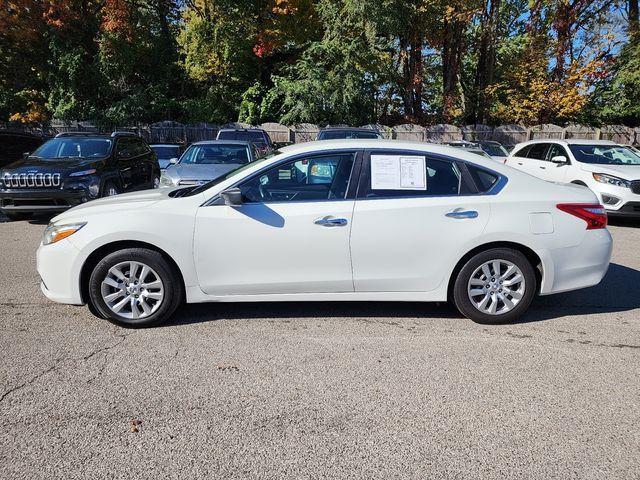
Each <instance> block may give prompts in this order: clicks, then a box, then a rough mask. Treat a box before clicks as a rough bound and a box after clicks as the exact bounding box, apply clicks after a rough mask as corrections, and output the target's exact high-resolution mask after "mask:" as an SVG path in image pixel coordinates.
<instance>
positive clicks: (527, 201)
mask: <svg viewBox="0 0 640 480" xmlns="http://www.w3.org/2000/svg"><path fill="white" fill-rule="evenodd" d="M606 223H607V217H606V213H605V212H604V210H603V208H602V206H600V205H599V204H598V203H597V201H596V197H595V196H594V194H593V193H592V192H590V191H589V190H588V189H585V188H582V187H578V186H571V185H558V184H553V183H549V182H545V181H543V180H539V179H536V178H533V177H531V176H530V175H527V174H525V173H522V172H519V171H518V170H515V169H512V168H510V167H508V166H505V165H502V164H499V163H496V162H494V161H491V160H489V159H487V160H485V159H483V158H481V157H479V156H477V155H474V154H470V153H467V152H464V151H461V150H459V149H455V148H451V147H444V146H438V145H429V144H425V143H408V142H400V141H387V140H338V141H322V142H310V143H304V144H298V145H293V146H290V147H287V148H283V149H282V150H281V151H279V152H275V154H274V155H272V156H270V157H268V158H264V159H261V160H258V161H256V162H253V163H249V164H247V165H244V166H241V167H240V168H238V169H237V170H235V171H233V172H230V173H228V174H226V175H225V176H223V177H220V178H218V179H217V180H215V181H213V182H210V183H207V184H205V185H202V186H198V187H188V188H161V189H159V190H151V191H144V192H138V193H131V194H125V195H118V196H115V197H110V198H104V199H100V200H96V201H93V202H90V203H88V204H84V205H81V206H78V207H75V208H73V209H71V210H68V211H67V212H65V213H63V214H61V215H59V216H57V217H55V218H54V219H53V220H52V222H51V224H50V225H49V226H48V227H47V229H46V231H45V234H44V238H43V241H42V245H41V246H40V248H39V249H38V272H39V274H40V276H41V278H42V291H43V292H44V294H45V295H46V296H47V297H48V298H50V299H51V300H54V301H56V302H61V303H69V304H75V305H83V304H89V307H90V309H91V311H92V312H94V313H95V314H96V315H97V316H99V317H102V318H105V319H107V320H110V321H112V322H114V323H117V324H119V325H124V326H148V325H152V324H157V323H158V322H162V321H164V320H166V319H167V318H168V317H169V316H171V315H172V314H173V312H174V311H175V310H176V308H177V307H178V306H179V305H180V304H181V303H182V302H183V301H186V302H188V303H197V302H263V301H320V302H323V301H330V302H335V301H343V300H348V301H418V302H440V301H447V300H450V301H452V302H453V303H454V304H455V305H456V306H457V308H458V309H459V310H460V312H461V313H462V314H463V315H465V316H466V317H468V318H470V319H472V320H474V321H478V322H487V323H499V322H510V321H514V320H516V319H517V318H518V317H520V316H521V315H522V314H523V313H524V312H525V311H526V310H527V308H528V307H529V305H530V303H531V301H532V299H533V298H534V296H535V295H536V293H537V294H541V295H547V294H551V293H557V292H565V291H568V290H574V289H578V288H584V287H588V286H591V285H595V284H597V283H598V282H600V280H601V279H602V277H603V276H604V274H605V273H606V271H607V267H608V265H609V259H610V255H611V248H612V241H611V236H610V234H609V232H608V230H607V229H606Z"/></svg>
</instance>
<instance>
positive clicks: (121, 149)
mask: <svg viewBox="0 0 640 480" xmlns="http://www.w3.org/2000/svg"><path fill="white" fill-rule="evenodd" d="M159 184H160V166H159V165H158V159H157V157H156V154H155V153H154V152H153V150H151V148H149V145H147V142H145V141H144V140H143V139H142V138H140V137H138V136H136V135H134V134H132V133H129V132H114V133H112V134H111V135H98V134H87V133H61V134H59V135H57V136H56V137H55V138H53V139H51V140H49V141H48V142H45V143H44V144H43V145H42V146H40V148H38V149H37V150H35V151H34V152H33V153H32V154H31V155H28V156H26V157H25V158H23V159H22V160H18V161H16V162H14V163H11V164H9V165H7V166H6V167H5V168H2V169H0V210H1V211H2V213H4V214H5V215H7V216H8V217H9V218H14V219H17V218H24V217H27V216H29V215H30V214H32V213H36V212H57V211H62V210H66V209H67V208H70V207H73V206H74V205H78V204H80V203H84V202H88V201H89V200H93V199H95V198H99V197H106V196H110V195H116V194H118V193H122V192H129V191H132V190H143V189H146V188H155V187H157V186H158V185H159Z"/></svg>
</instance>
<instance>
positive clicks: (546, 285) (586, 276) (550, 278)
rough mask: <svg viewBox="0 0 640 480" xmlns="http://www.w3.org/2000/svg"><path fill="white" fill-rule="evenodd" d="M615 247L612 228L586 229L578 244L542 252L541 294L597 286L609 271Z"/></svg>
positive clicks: (540, 254)
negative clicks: (610, 229)
mask: <svg viewBox="0 0 640 480" xmlns="http://www.w3.org/2000/svg"><path fill="white" fill-rule="evenodd" d="M612 248H613V240H612V238H611V234H610V233H609V230H607V229H600V230H588V231H586V232H585V235H584V239H583V241H582V243H580V244H578V245H575V246H572V247H565V248H556V249H550V250H545V251H544V252H538V254H539V256H540V257H541V258H542V263H543V278H542V285H541V288H540V295H548V294H551V293H561V292H567V291H570V290H578V289H580V288H586V287H591V286H593V285H597V284H598V283H600V281H601V280H602V278H603V277H604V276H605V274H606V273H607V270H608V268H609V262H610V260H611V250H612Z"/></svg>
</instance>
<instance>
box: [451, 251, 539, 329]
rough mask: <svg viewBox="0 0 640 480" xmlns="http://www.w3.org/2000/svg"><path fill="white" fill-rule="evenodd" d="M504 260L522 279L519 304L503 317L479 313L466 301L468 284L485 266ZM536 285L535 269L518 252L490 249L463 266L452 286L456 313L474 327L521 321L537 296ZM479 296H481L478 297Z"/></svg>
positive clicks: (501, 315)
mask: <svg viewBox="0 0 640 480" xmlns="http://www.w3.org/2000/svg"><path fill="white" fill-rule="evenodd" d="M493 260H506V261H508V262H511V263H512V264H513V265H515V266H516V267H518V268H519V269H520V271H521V272H522V276H523V277H524V292H523V293H522V298H521V299H520V301H519V303H517V304H516V305H515V307H513V309H512V310H510V311H508V312H505V313H502V314H490V313H485V312H483V311H481V310H480V309H479V308H477V307H476V306H475V304H474V303H472V301H471V299H470V298H469V293H468V288H469V281H470V279H471V277H472V275H473V274H474V272H475V271H476V270H477V269H478V268H479V267H481V266H482V265H483V264H485V263H486V262H490V261H493ZM536 290H537V282H536V275H535V271H534V267H533V266H532V265H531V262H529V260H528V259H527V257H525V256H524V255H523V254H522V253H521V252H519V251H518V250H514V249H511V248H493V249H491V250H486V251H484V252H480V253H478V254H476V255H474V256H473V257H472V258H471V259H469V260H468V261H467V262H466V263H465V264H464V265H463V266H462V269H461V270H460V272H459V273H458V276H457V277H456V279H455V283H454V286H453V301H454V304H455V306H456V308H457V309H458V311H459V312H460V313H461V314H462V315H464V316H465V317H467V318H469V319H471V320H473V321H474V322H476V323H494V324H499V323H510V322H514V321H515V320H517V319H518V318H520V317H521V316H522V315H523V314H524V313H525V312H526V311H527V309H528V308H529V305H531V302H532V300H533V297H534V296H535V294H536ZM481 295H482V294H481Z"/></svg>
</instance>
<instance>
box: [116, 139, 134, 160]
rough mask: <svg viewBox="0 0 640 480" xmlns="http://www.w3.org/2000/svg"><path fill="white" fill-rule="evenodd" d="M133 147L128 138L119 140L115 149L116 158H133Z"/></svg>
mask: <svg viewBox="0 0 640 480" xmlns="http://www.w3.org/2000/svg"><path fill="white" fill-rule="evenodd" d="M132 147H133V145H132V143H131V140H129V139H128V138H121V139H120V140H119V141H118V146H117V148H116V154H117V156H118V158H131V157H133V148H132Z"/></svg>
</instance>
